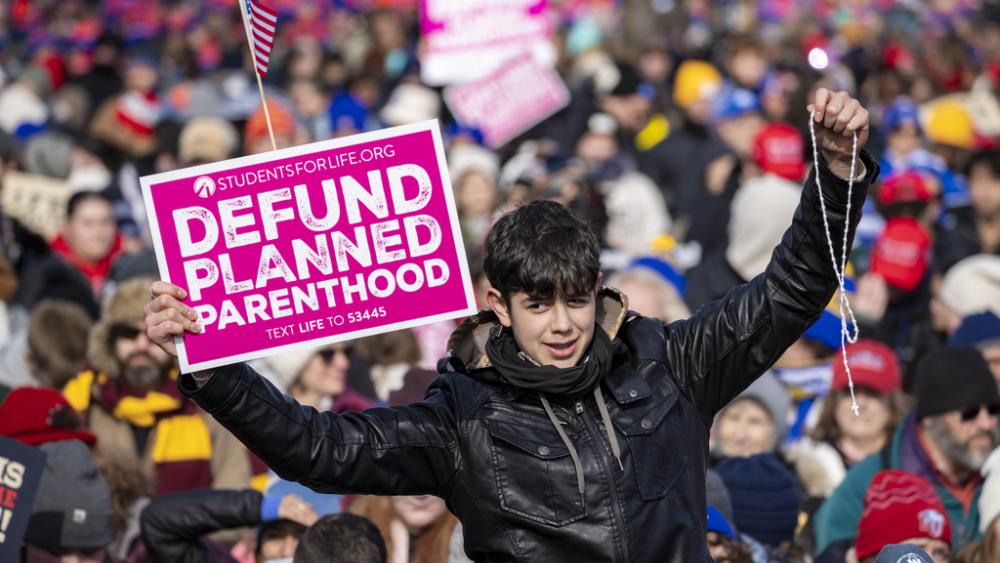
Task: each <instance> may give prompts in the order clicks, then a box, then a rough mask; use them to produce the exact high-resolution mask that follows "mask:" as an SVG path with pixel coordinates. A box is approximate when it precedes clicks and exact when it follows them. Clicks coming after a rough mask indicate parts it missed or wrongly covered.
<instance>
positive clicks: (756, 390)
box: [730, 371, 792, 448]
mask: <svg viewBox="0 0 1000 563" xmlns="http://www.w3.org/2000/svg"><path fill="white" fill-rule="evenodd" d="M741 399H753V400H754V401H756V402H757V403H758V404H760V406H762V407H764V410H766V411H767V413H768V414H769V415H771V421H772V422H773V423H774V443H773V444H772V445H771V447H772V448H776V447H777V446H778V445H779V444H781V442H782V441H783V440H784V439H785V432H787V431H788V413H789V412H790V411H791V409H792V398H791V396H790V395H789V394H788V390H786V389H785V386H784V385H783V384H782V383H781V381H779V380H778V378H777V377H775V376H774V374H773V373H772V372H770V371H768V372H766V373H764V375H762V376H760V377H759V378H758V379H757V381H754V382H753V384H751V385H750V387H747V388H746V390H745V391H743V392H742V393H740V394H739V395H737V396H736V398H735V399H733V401H732V402H731V403H730V404H732V403H735V402H736V401H739V400H741Z"/></svg>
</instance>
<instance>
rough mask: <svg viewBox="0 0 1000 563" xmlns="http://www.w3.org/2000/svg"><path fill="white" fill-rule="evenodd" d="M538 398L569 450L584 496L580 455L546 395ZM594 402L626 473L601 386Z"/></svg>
mask: <svg viewBox="0 0 1000 563" xmlns="http://www.w3.org/2000/svg"><path fill="white" fill-rule="evenodd" d="M538 397H539V398H540V399H541V400H542V407H543V408H544V409H545V414H546V415H548V417H549V422H551V423H552V426H553V427H555V429H556V433H558V434H559V439H560V440H562V443H563V445H564V446H566V449H567V450H569V457H571V458H572V459H573V469H575V470H576V486H577V488H578V489H579V490H580V494H581V495H582V494H584V491H585V490H586V483H585V481H584V477H583V464H582V463H580V454H579V453H578V452H577V451H576V448H575V447H573V442H570V440H569V436H567V435H566V431H565V430H563V427H562V424H560V423H559V419H557V418H556V415H555V413H554V412H552V405H550V404H549V400H548V399H547V398H546V397H545V395H544V394H542V393H539V394H538ZM594 400H595V401H596V402H597V410H598V411H600V413H601V422H602V423H604V430H605V431H606V432H607V434H608V443H610V444H611V453H612V454H613V455H614V456H615V461H617V462H618V467H619V469H621V470H622V471H625V466H624V465H623V464H622V449H621V445H620V444H619V443H618V437H617V436H615V429H614V427H613V426H611V415H610V414H608V407H607V405H605V404H604V393H603V392H602V391H601V386H600V385H598V386H596V387H594Z"/></svg>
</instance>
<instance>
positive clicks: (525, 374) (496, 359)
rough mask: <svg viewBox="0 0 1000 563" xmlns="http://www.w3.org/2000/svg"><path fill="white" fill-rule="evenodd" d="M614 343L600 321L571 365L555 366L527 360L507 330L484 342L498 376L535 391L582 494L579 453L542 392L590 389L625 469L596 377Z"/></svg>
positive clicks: (577, 392)
mask: <svg viewBox="0 0 1000 563" xmlns="http://www.w3.org/2000/svg"><path fill="white" fill-rule="evenodd" d="M616 346H617V343H612V342H611V339H610V338H609V337H608V333H606V332H604V329H603V328H601V326H600V325H596V326H595V327H594V338H593V339H592V340H591V342H590V348H589V349H588V350H587V353H586V354H584V356H583V360H582V361H581V362H580V363H579V364H577V365H575V366H573V367H571V368H557V367H555V366H539V365H537V364H536V363H535V362H533V361H531V360H530V359H529V358H528V357H527V356H526V355H525V354H524V353H523V352H522V351H521V350H520V349H518V347H517V343H516V342H515V341H514V335H513V334H511V333H510V331H506V330H500V331H499V332H498V333H496V334H494V335H491V336H490V338H489V340H488V341H487V342H486V355H487V356H488V357H489V358H490V362H491V363H492V364H493V367H494V368H495V369H496V371H497V373H499V374H500V377H501V379H503V380H504V381H506V382H507V383H510V384H511V385H514V386H515V387H520V388H522V389H526V390H529V391H534V392H536V393H538V398H539V399H540V400H541V402H542V407H543V408H544V409H545V414H546V415H547V416H548V417H549V422H551V423H552V427H553V428H555V431H556V433H558V434H559V439H560V440H562V443H563V445H565V446H566V449H567V450H569V455H570V457H571V458H572V459H573V467H574V469H575V470H576V485H577V489H578V490H579V491H580V495H581V496H583V494H584V492H585V489H586V483H585V481H584V475H583V463H582V462H581V461H580V455H579V453H578V452H577V451H576V447H574V446H573V442H572V441H570V439H569V436H567V435H566V431H565V430H563V427H562V424H560V423H559V419H558V418H556V415H555V412H554V411H553V410H552V405H551V404H550V403H549V400H548V398H547V397H546V395H548V394H553V395H563V396H566V395H580V394H582V393H587V392H590V393H593V394H594V402H595V403H596V404H597V409H598V411H599V412H600V414H601V422H602V423H603V424H604V430H605V432H607V434H608V442H609V443H610V444H611V452H612V454H613V455H614V456H615V460H617V461H618V467H619V469H621V470H622V471H624V470H625V467H624V465H622V454H621V446H620V445H619V444H618V438H617V437H616V436H615V431H614V428H613V427H612V426H611V415H610V414H608V408H607V405H605V404H604V394H603V393H602V392H601V385H600V379H601V377H603V376H604V373H605V372H607V371H609V370H610V369H611V361H612V357H613V356H614V350H615V348H616Z"/></svg>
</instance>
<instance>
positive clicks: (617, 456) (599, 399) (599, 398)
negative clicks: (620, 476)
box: [594, 385, 625, 471]
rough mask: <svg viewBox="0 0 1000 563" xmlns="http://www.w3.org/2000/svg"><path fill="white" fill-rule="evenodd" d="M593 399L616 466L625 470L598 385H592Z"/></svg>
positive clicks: (620, 449)
mask: <svg viewBox="0 0 1000 563" xmlns="http://www.w3.org/2000/svg"><path fill="white" fill-rule="evenodd" d="M594 400H595V401H597V410H599V411H601V422H603V423H604V430H605V431H606V432H607V433H608V442H609V443H610V444H611V453H612V454H614V456H615V460H616V461H618V468H619V469H621V470H622V471H625V466H624V465H622V448H621V446H620V445H619V444H618V437H617V436H615V429H614V427H613V426H611V415H609V414H608V407H607V405H605V404H604V393H603V392H602V391H601V386H600V385H597V386H596V387H594Z"/></svg>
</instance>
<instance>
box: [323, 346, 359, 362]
mask: <svg viewBox="0 0 1000 563" xmlns="http://www.w3.org/2000/svg"><path fill="white" fill-rule="evenodd" d="M352 351H353V349H352V348H350V347H346V348H326V349H324V350H320V351H319V352H316V354H317V355H318V356H319V357H320V358H322V359H323V363H324V364H330V363H332V362H333V358H334V357H335V356H336V355H337V354H343V355H344V357H345V358H347V359H350V358H351V352H352Z"/></svg>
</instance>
